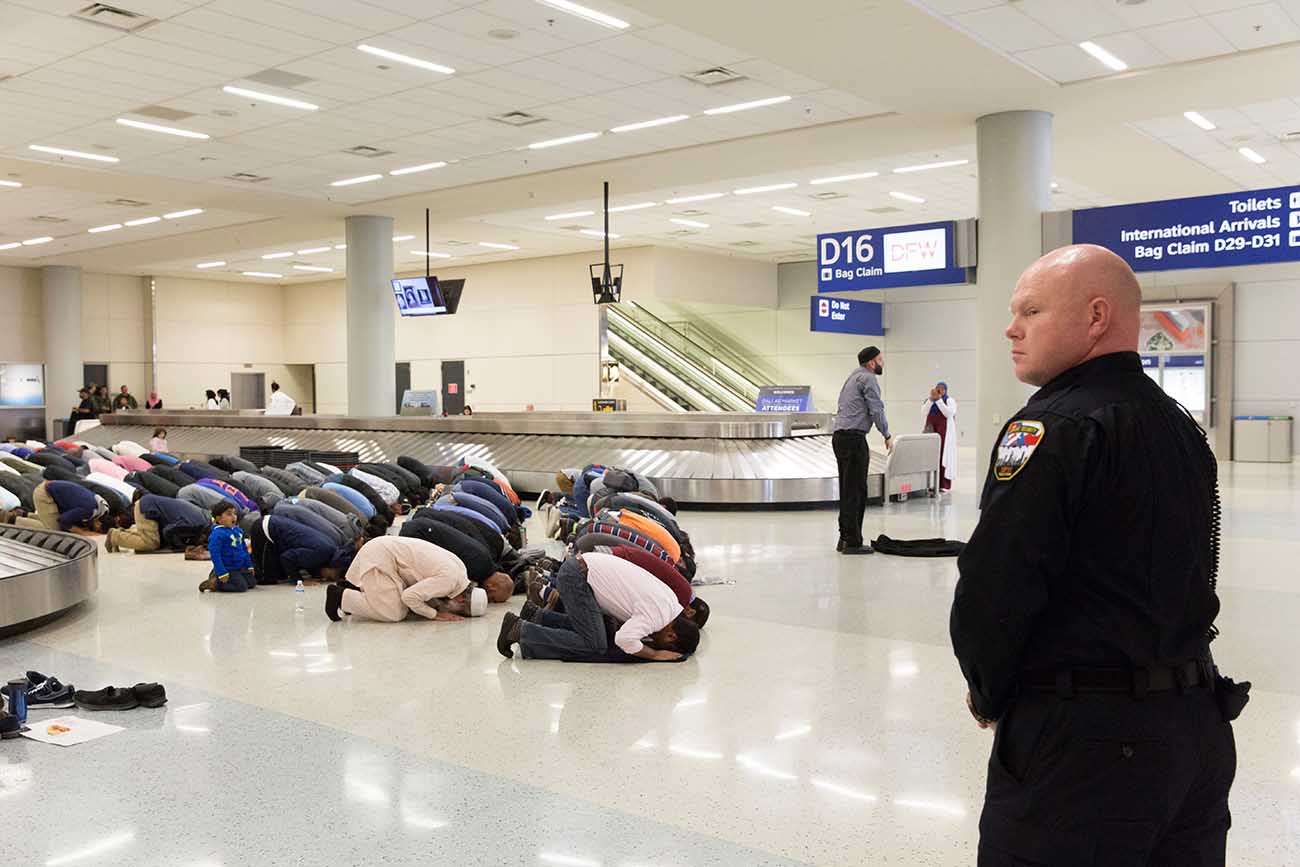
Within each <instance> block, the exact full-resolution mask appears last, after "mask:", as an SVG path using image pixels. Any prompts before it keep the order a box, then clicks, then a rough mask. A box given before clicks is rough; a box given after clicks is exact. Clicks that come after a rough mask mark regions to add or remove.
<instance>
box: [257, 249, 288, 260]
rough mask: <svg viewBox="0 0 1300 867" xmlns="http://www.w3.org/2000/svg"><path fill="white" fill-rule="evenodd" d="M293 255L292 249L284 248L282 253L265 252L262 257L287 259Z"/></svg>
mask: <svg viewBox="0 0 1300 867" xmlns="http://www.w3.org/2000/svg"><path fill="white" fill-rule="evenodd" d="M292 255H293V251H292V250H286V251H284V252H283V253H267V254H266V255H265V256H263V257H262V258H263V259H287V258H289V257H290V256H292Z"/></svg>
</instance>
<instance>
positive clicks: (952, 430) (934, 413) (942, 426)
mask: <svg viewBox="0 0 1300 867" xmlns="http://www.w3.org/2000/svg"><path fill="white" fill-rule="evenodd" d="M922 408H923V409H925V433H937V434H938V435H939V488H940V490H943V491H951V490H952V480H953V478H955V477H956V475H957V439H958V437H957V401H955V400H953V399H952V398H951V397H949V396H948V383H946V382H940V383H936V384H935V386H934V388H932V389H930V397H929V398H928V399H927V400H926V401H925V402H924V403H923V404H922Z"/></svg>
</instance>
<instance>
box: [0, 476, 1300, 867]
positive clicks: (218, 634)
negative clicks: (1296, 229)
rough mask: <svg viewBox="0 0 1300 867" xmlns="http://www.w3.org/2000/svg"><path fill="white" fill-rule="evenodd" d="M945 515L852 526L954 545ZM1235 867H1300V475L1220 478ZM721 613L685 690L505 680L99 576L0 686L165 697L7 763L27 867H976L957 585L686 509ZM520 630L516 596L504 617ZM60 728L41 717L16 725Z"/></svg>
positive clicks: (450, 636)
mask: <svg viewBox="0 0 1300 867" xmlns="http://www.w3.org/2000/svg"><path fill="white" fill-rule="evenodd" d="M965 463H966V465H967V472H966V473H964V474H963V478H962V480H961V481H960V483H959V486H958V491H957V493H956V494H955V495H954V496H953V497H952V498H951V499H945V500H944V501H942V502H933V501H916V500H913V501H910V502H907V503H904V504H897V505H891V506H888V507H886V508H885V509H873V510H870V511H869V512H868V518H867V525H868V526H867V529H868V532H869V533H870V535H872V536H874V535H875V534H876V533H879V532H886V533H888V534H889V535H892V536H896V537H904V538H906V537H917V536H934V535H940V534H942V535H946V536H948V537H950V538H965V537H966V535H967V534H968V533H969V531H970V528H971V527H972V526H973V523H974V521H975V518H976V511H975V508H974V490H973V489H974V469H973V461H972V460H971V458H970V456H969V455H968V456H967V460H966V461H965ZM1223 482H1224V499H1225V505H1226V507H1227V508H1226V520H1225V544H1224V567H1223V570H1222V571H1223V575H1222V578H1221V591H1222V596H1223V601H1224V614H1223V616H1222V617H1221V618H1220V620H1219V623H1220V626H1221V627H1222V629H1223V632H1224V635H1223V637H1222V638H1221V639H1220V641H1218V642H1216V645H1215V650H1216V654H1217V656H1218V659H1219V661H1220V663H1221V665H1222V666H1223V667H1224V668H1225V670H1226V671H1227V672H1228V673H1229V674H1231V675H1233V676H1236V677H1238V679H1242V678H1245V679H1251V680H1253V681H1254V683H1255V690H1254V692H1253V693H1252V702H1251V705H1250V707H1249V708H1247V710H1246V713H1245V714H1244V716H1243V717H1242V719H1241V720H1240V721H1239V722H1238V725H1237V742H1238V745H1239V752H1240V770H1239V773H1238V778H1237V785H1236V787H1235V789H1234V797H1233V811H1234V828H1233V831H1232V834H1231V837H1230V842H1229V849H1230V858H1229V863H1230V864H1233V865H1241V867H1265V865H1268V867H1283V865H1295V864H1298V863H1300V673H1298V672H1300V630H1297V628H1296V624H1297V623H1300V576H1298V574H1297V568H1296V565H1295V564H1296V563H1297V562H1300V473H1298V472H1297V470H1296V469H1294V468H1293V467H1291V466H1271V467H1270V466H1265V465H1247V464H1242V465H1228V466H1227V467H1225V469H1224V472H1223ZM682 517H683V521H684V524H685V526H686V527H687V529H689V530H690V532H691V533H692V536H693V538H694V540H695V542H696V547H697V550H698V553H699V559H700V563H701V564H702V568H701V574H706V575H720V576H725V577H727V578H730V579H734V580H735V582H736V583H735V584H733V585H727V586H719V587H707V588H702V589H701V591H700V592H701V594H702V595H704V596H705V598H707V599H708V600H709V602H710V603H711V604H712V606H713V619H712V620H711V621H710V623H709V626H708V628H707V629H706V630H705V637H704V641H703V643H702V645H701V652H700V653H699V654H698V655H697V656H696V657H695V658H694V659H693V660H691V661H689V662H687V663H685V664H683V665H660V666H635V667H622V666H609V665H590V666H583V665H565V664H560V663H546V662H531V661H521V660H518V659H516V660H512V661H503V660H502V659H501V658H500V657H499V656H498V655H497V653H496V650H495V648H494V646H493V640H494V638H495V636H496V632H497V626H498V624H499V622H500V617H501V613H502V612H503V611H504V610H505V607H503V606H502V607H495V608H494V609H493V611H492V612H491V613H490V614H489V616H488V617H485V618H482V619H480V620H475V621H470V622H467V623H464V624H430V623H426V622H423V621H420V622H415V621H408V622H406V623H403V624H398V625H384V624H370V623H348V622H345V623H339V624H331V623H330V622H329V621H328V620H327V619H326V617H325V615H324V613H323V611H322V602H323V598H324V591H323V589H322V588H312V589H310V590H309V592H308V607H307V610H306V611H305V612H302V613H298V612H295V610H294V601H293V598H292V597H293V594H292V592H290V590H289V588H287V587H275V588H263V589H262V590H258V591H255V592H253V593H249V594H243V595H221V596H217V595H213V594H207V595H204V596H200V595H199V594H198V593H197V592H196V589H195V588H196V585H197V583H198V581H199V580H200V579H201V578H202V576H203V575H204V574H206V568H207V567H206V564H200V563H185V562H184V561H182V560H181V559H180V557H178V556H143V557H142V556H135V555H131V554H125V553H123V554H115V555H107V554H102V552H101V558H100V593H99V596H98V599H97V600H96V601H95V602H94V603H92V604H90V605H87V606H85V607H84V608H82V609H78V610H76V611H74V612H72V613H71V614H70V615H69V616H67V617H65V618H63V619H61V620H59V621H57V622H55V623H53V624H51V625H49V626H46V627H44V628H42V629H40V630H37V631H34V632H32V633H29V634H27V635H25V636H22V637H20V638H18V639H9V640H7V641H4V642H0V663H3V668H0V674H4V675H12V674H16V673H21V672H22V671H23V670H24V669H29V668H35V669H38V670H41V671H45V672H48V673H53V674H56V675H58V676H59V677H61V678H64V679H65V680H70V681H74V682H75V683H76V685H77V686H78V687H82V688H96V687H99V686H103V685H106V684H109V683H113V684H118V685H130V684H132V683H135V682H137V681H140V680H160V681H162V682H163V683H165V684H166V686H167V688H168V692H169V695H170V697H171V701H170V703H169V704H168V705H167V706H166V708H163V709H159V710H138V711H131V712H126V713H116V714H111V713H105V714H98V715H96V716H95V718H96V719H99V720H102V721H105V722H111V723H114V724H117V725H122V726H125V727H126V729H127V731H125V732H123V733H121V734H118V735H114V736H111V737H108V738H105V739H102V740H99V741H96V742H94V743H90V744H86V745H83V746H79V747H74V748H59V747H53V746H48V745H45V744H40V743H35V742H31V741H27V740H19V741H5V742H4V743H3V746H0V811H3V816H4V819H5V827H6V828H7V829H8V830H9V835H8V836H9V840H10V847H17V848H16V850H15V851H17V852H19V853H21V857H20V858H19V860H18V861H15V862H13V863H24V864H45V865H49V867H55V865H65V864H66V865H90V864H112V865H136V864H158V865H194V867H199V865H322V867H324V865H331V867H339V865H370V864H414V863H434V864H448V865H459V864H466V865H469V864H501V865H507V864H509V865H571V867H597V865H603V867H652V865H655V867H687V865H739V867H745V865H767V864H771V865H791V864H816V865H832V864H834V865H858V864H885V865H964V864H973V862H974V847H975V840H976V824H977V821H978V816H979V803H980V794H981V791H982V785H983V775H984V763H985V760H986V757H987V750H988V746H989V743H990V736H989V735H988V733H986V732H983V731H981V730H979V729H978V728H977V727H976V726H975V724H974V723H973V721H972V720H971V719H970V717H969V716H968V715H967V713H966V710H965V708H964V706H963V696H964V686H963V683H962V681H961V678H960V675H959V673H958V671H957V667H956V665H955V663H954V661H953V659H952V654H951V651H950V650H949V647H948V643H947V617H948V604H949V601H950V599H951V594H952V588H953V584H954V582H955V580H956V569H955V565H954V564H953V563H952V562H951V561H920V560H904V559H899V558H889V557H884V556H881V555H877V556H873V557H865V558H846V557H838V556H837V555H836V554H835V553H834V552H833V546H834V541H835V536H836V530H835V520H834V515H833V514H831V513H829V512H789V513H762V514H740V515H737V514H715V513H684V514H683V516H682ZM511 607H512V608H517V607H518V602H516V603H515V604H514V605H512V606H511ZM61 713H71V711H45V712H42V713H36V714H34V715H33V719H35V720H39V719H42V718H44V717H48V716H54V715H57V714H61Z"/></svg>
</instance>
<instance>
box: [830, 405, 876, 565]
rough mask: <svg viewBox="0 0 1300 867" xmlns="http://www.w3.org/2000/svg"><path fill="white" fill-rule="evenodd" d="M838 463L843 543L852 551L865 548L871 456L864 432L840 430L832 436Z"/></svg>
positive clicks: (841, 536)
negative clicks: (863, 532) (864, 524)
mask: <svg viewBox="0 0 1300 867" xmlns="http://www.w3.org/2000/svg"><path fill="white" fill-rule="evenodd" d="M831 446H832V447H833V448H834V449H835V463H836V464H837V465H838V466H839V470H840V541H841V542H843V543H844V544H845V545H847V546H849V547H858V546H860V545H861V544H862V516H863V515H865V514H866V511H867V466H868V464H870V462H871V452H870V451H869V450H868V449H867V435H866V434H865V433H863V432H862V431H860V430H837V431H835V433H834V434H832V435H831Z"/></svg>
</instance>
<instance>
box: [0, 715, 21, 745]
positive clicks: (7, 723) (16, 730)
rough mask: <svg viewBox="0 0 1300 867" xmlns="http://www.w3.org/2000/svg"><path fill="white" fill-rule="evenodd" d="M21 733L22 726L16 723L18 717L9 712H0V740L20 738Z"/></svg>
mask: <svg viewBox="0 0 1300 867" xmlns="http://www.w3.org/2000/svg"><path fill="white" fill-rule="evenodd" d="M22 733H23V724H22V723H20V722H19V721H18V717H16V716H14V715H13V714H11V713H10V712H9V711H7V710H6V711H0V738H4V739H5V740H9V739H10V738H16V737H21V736H22Z"/></svg>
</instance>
